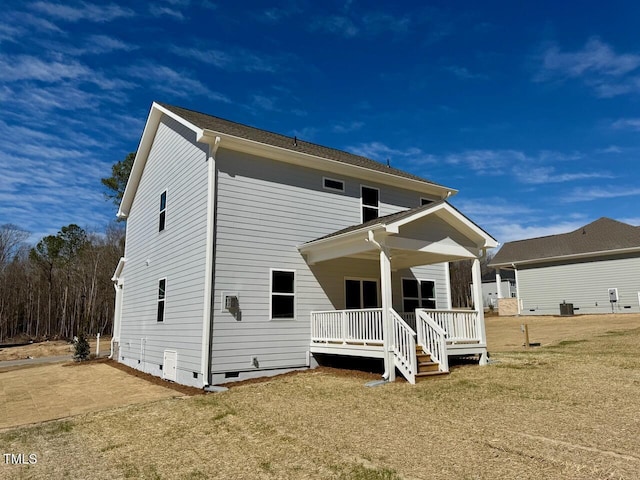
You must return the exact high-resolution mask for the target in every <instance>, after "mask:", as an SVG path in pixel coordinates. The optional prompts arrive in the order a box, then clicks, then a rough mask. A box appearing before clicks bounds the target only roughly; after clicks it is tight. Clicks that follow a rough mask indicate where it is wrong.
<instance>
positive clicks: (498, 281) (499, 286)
mask: <svg viewBox="0 0 640 480" xmlns="http://www.w3.org/2000/svg"><path fill="white" fill-rule="evenodd" d="M496 284H497V285H498V298H504V297H503V296H502V278H500V270H499V269H498V270H496Z"/></svg>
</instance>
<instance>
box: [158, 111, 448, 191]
mask: <svg viewBox="0 0 640 480" xmlns="http://www.w3.org/2000/svg"><path fill="white" fill-rule="evenodd" d="M159 105H161V106H162V107H164V108H166V109H167V110H169V111H171V112H173V113H175V114H176V115H178V116H180V117H182V118H184V119H185V120H186V121H188V122H190V123H192V124H193V125H195V126H196V127H198V128H201V129H203V130H212V131H214V132H219V133H222V134H226V135H232V136H234V137H239V138H244V139H247V140H253V141H255V142H260V143H264V144H266V145H273V146H276V147H280V148H285V149H287V150H291V151H294V152H301V153H306V154H309V155H314V156H317V157H321V158H326V159H329V160H335V161H338V162H342V163H346V164H349V165H355V166H358V167H363V168H367V169H369V170H374V171H377V172H383V173H387V174H390V175H395V176H398V177H403V178H408V179H411V180H416V181H419V182H423V183H427V184H430V185H436V186H439V187H443V188H447V187H444V186H443V185H441V184H438V183H435V182H432V181H431V180H427V179H426V178H422V177H419V176H417V175H413V174H411V173H408V172H404V171H402V170H399V169H397V168H393V167H387V166H386V165H385V164H383V163H380V162H376V161H375V160H371V159H369V158H366V157H362V156H360V155H354V154H352V153H348V152H345V151H342V150H336V149H334V148H329V147H323V146H322V145H317V144H315V143H310V142H305V141H303V140H300V139H296V140H295V141H294V138H293V137H288V136H285V135H280V134H278V133H272V132H268V131H266V130H260V129H258V128H254V127H250V126H248V125H243V124H241V123H236V122H232V121H230V120H225V119H223V118H219V117H214V116H212V115H207V114H204V113H200V112H195V111H193V110H188V109H186V108H181V107H176V106H173V105H167V104H165V103H159ZM449 190H453V189H449Z"/></svg>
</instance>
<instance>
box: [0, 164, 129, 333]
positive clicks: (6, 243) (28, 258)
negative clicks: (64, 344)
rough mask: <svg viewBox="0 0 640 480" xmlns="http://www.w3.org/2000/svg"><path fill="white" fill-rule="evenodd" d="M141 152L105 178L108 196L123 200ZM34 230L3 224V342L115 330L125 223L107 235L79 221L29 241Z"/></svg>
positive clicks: (0, 278)
mask: <svg viewBox="0 0 640 480" xmlns="http://www.w3.org/2000/svg"><path fill="white" fill-rule="evenodd" d="M134 158H135V153H131V154H129V155H127V157H126V158H125V159H124V160H122V161H119V162H116V163H115V164H114V165H113V167H112V172H111V173H112V175H111V176H110V177H106V178H103V179H102V184H103V185H104V186H105V187H106V193H105V197H106V198H107V199H109V200H112V201H113V202H114V204H115V205H116V206H117V205H118V204H119V203H120V200H121V199H122V194H123V192H124V188H125V186H126V182H127V179H128V177H129V172H130V171H131V166H132V164H133V159H134ZM29 237H30V233H29V232H27V231H25V230H23V229H22V228H20V227H19V226H17V225H13V224H5V225H0V343H3V342H6V341H7V340H8V339H21V338H22V339H24V338H30V339H34V340H40V339H44V338H48V339H54V338H63V339H71V338H73V337H74V336H76V335H78V334H79V333H81V332H85V333H88V334H91V335H95V334H96V333H100V334H111V333H112V329H113V309H114V304H115V291H114V288H113V283H112V281H111V276H112V275H113V271H114V270H115V267H116V265H117V264H118V260H119V259H120V257H121V256H122V255H124V239H125V235H124V224H123V223H121V222H113V223H111V224H109V225H108V226H107V228H106V231H105V232H104V233H96V232H87V231H86V230H85V229H83V228H81V227H79V226H78V225H76V224H70V225H67V226H64V227H62V228H60V230H59V231H58V233H57V234H55V235H47V236H45V237H43V238H41V239H40V240H39V241H38V242H37V243H36V244H35V245H29V244H28V243H27V240H28V239H29Z"/></svg>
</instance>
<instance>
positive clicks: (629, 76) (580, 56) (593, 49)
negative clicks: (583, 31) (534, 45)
mask: <svg viewBox="0 0 640 480" xmlns="http://www.w3.org/2000/svg"><path fill="white" fill-rule="evenodd" d="M540 63H541V65H540V70H539V71H538V73H537V74H536V76H535V77H534V81H537V82H547V81H553V80H566V79H571V78H580V79H582V80H583V81H584V83H585V84H586V85H587V86H589V87H590V88H592V89H594V90H595V92H596V95H598V96H599V97H604V98H607V97H614V96H617V95H623V94H628V93H640V76H638V68H639V67H640V55H637V54H635V53H622V54H618V53H616V52H615V50H614V49H613V48H612V47H611V46H610V45H608V44H606V43H604V42H603V41H602V40H600V39H599V38H597V37H593V38H590V39H589V40H588V41H587V43H586V44H585V46H584V47H583V48H582V49H581V50H577V51H573V52H563V51H561V50H560V48H559V47H558V46H557V45H555V44H553V45H551V46H548V47H547V48H546V49H545V50H544V52H543V53H542V55H541V57H540Z"/></svg>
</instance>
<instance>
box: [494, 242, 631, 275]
mask: <svg viewBox="0 0 640 480" xmlns="http://www.w3.org/2000/svg"><path fill="white" fill-rule="evenodd" d="M636 252H637V253H640V247H631V248H619V249H616V250H600V251H597V252H586V253H574V254H572V255H559V256H556V257H545V258H534V259H531V260H522V261H515V262H506V263H491V264H489V267H491V268H494V269H496V268H502V269H505V270H509V269H511V270H514V269H515V267H518V266H520V265H535V264H537V263H549V262H555V261H563V260H580V259H581V258H593V257H602V256H608V255H623V254H625V253H636Z"/></svg>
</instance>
